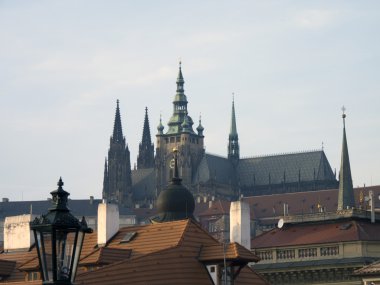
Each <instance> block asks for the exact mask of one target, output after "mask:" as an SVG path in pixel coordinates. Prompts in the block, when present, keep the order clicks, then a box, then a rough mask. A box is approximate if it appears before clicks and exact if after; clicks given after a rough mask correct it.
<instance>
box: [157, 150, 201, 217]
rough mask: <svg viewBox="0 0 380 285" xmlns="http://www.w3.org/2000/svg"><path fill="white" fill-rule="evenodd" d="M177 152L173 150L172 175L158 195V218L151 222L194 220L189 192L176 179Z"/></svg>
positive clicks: (193, 203) (192, 204)
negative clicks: (168, 182)
mask: <svg viewBox="0 0 380 285" xmlns="http://www.w3.org/2000/svg"><path fill="white" fill-rule="evenodd" d="M177 153H178V150H177V149H174V175H173V178H172V181H171V183H170V184H169V185H168V187H167V188H166V189H165V190H164V191H162V192H161V193H160V195H159V196H158V199H157V210H158V216H156V217H154V218H152V219H151V220H152V222H156V223H162V222H170V221H177V220H184V219H189V218H191V219H194V216H193V213H194V208H195V202H194V197H193V194H191V192H190V191H189V190H188V189H187V188H186V187H185V186H183V185H182V183H181V181H182V179H180V178H179V177H178V157H177Z"/></svg>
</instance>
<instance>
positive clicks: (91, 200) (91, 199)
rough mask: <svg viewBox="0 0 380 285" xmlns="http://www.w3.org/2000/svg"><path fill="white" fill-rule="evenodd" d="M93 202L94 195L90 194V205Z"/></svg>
mask: <svg viewBox="0 0 380 285" xmlns="http://www.w3.org/2000/svg"><path fill="white" fill-rule="evenodd" d="M92 204H94V196H90V205H92Z"/></svg>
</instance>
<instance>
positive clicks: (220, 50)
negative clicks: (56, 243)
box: [0, 0, 380, 201]
mask: <svg viewBox="0 0 380 285" xmlns="http://www.w3.org/2000/svg"><path fill="white" fill-rule="evenodd" d="M379 30H380V2H379V1H286V0H284V1H271V0H266V1H253V0H252V1H239V0H238V1H223V0H218V1H204V0H202V1H200V0H193V1H162V0H157V1H144V0H142V1H124V0H123V1H116V0H115V1H95V0H82V1H74V0H73V1H70V0H68V1H54V0H49V1H38V0H37V1H18V0H0V135H1V137H0V198H1V197H7V198H9V199H10V200H13V201H14V200H24V201H27V200H39V199H46V198H47V197H49V196H50V194H49V192H50V191H52V190H54V189H56V188H57V186H56V183H57V181H58V179H59V177H60V176H62V179H63V181H64V182H65V186H64V188H65V190H66V191H68V192H70V193H71V196H70V197H71V198H72V199H84V198H88V197H89V196H90V195H92V196H95V198H101V192H102V182H103V170H104V169H103V167H104V159H105V157H106V156H107V152H108V148H109V138H110V136H111V134H112V129H113V121H114V115H115V108H116V100H117V99H119V100H120V109H121V117H122V126H123V132H124V135H125V137H126V141H127V143H128V146H129V149H130V152H131V164H132V165H133V164H134V163H135V162H136V158H137V152H138V144H139V142H140V141H141V136H142V127H143V120H144V113H145V107H148V112H149V121H150V129H151V134H152V139H153V140H155V137H154V135H155V134H156V133H157V129H156V127H157V125H158V123H159V118H160V114H162V120H163V123H164V125H165V126H167V125H166V123H167V121H168V120H169V118H170V116H171V114H172V100H173V98H174V95H175V90H176V84H175V81H176V77H177V73H178V62H179V60H181V61H182V71H183V75H184V79H185V94H186V95H187V98H188V101H189V104H188V110H189V115H190V116H191V117H192V118H193V120H194V122H195V127H196V125H197V122H198V119H199V116H200V115H201V117H202V125H203V126H204V128H205V130H204V135H205V146H206V152H209V153H212V154H218V155H222V156H226V155H227V143H228V132H229V128H230V113H231V102H232V93H234V94H235V108H236V119H237V129H238V133H239V142H240V153H241V157H252V156H261V155H267V154H279V153H289V152H299V151H309V150H315V149H321V148H322V142H323V148H324V150H325V153H326V155H327V158H328V160H329V161H330V164H331V167H332V169H333V170H334V169H335V168H336V169H337V171H339V167H340V152H341V144H342V116H341V115H342V111H341V107H342V106H343V105H344V106H345V107H346V114H347V118H346V130H347V139H348V148H349V153H350V161H351V171H352V176H353V183H354V186H359V185H360V186H363V185H364V184H365V185H367V186H370V185H378V184H380V150H379V146H380V132H379V130H380V128H379V127H380V113H379V109H380V72H379V71H380V57H379V53H380V36H379ZM166 130H167V127H166Z"/></svg>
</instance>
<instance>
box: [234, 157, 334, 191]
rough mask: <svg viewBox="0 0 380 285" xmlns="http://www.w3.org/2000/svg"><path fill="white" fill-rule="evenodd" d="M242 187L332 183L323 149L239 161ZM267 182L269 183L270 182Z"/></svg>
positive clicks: (332, 174) (332, 177)
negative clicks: (318, 181)
mask: <svg viewBox="0 0 380 285" xmlns="http://www.w3.org/2000/svg"><path fill="white" fill-rule="evenodd" d="M238 178H239V181H240V184H241V185H247V186H251V185H268V184H280V183H283V182H284V181H285V182H286V183H292V182H298V181H299V180H300V181H314V180H329V181H332V180H335V175H334V173H333V171H332V169H331V166H330V164H329V162H328V160H327V158H326V155H325V153H324V151H323V150H320V151H319V150H318V151H309V152H299V153H290V154H280V155H270V156H262V157H253V158H245V159H240V161H239V165H238ZM269 180H270V181H269Z"/></svg>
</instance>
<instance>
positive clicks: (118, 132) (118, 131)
mask: <svg viewBox="0 0 380 285" xmlns="http://www.w3.org/2000/svg"><path fill="white" fill-rule="evenodd" d="M123 139H124V138H123V129H122V127H121V118H120V108H119V99H118V100H117V101H116V113H115V122H114V125H113V135H112V142H122V141H123Z"/></svg>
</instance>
